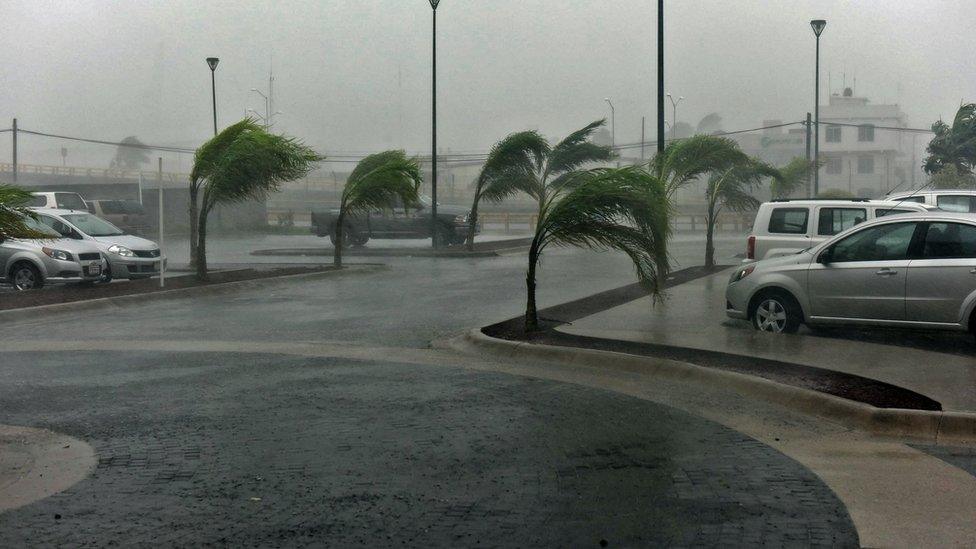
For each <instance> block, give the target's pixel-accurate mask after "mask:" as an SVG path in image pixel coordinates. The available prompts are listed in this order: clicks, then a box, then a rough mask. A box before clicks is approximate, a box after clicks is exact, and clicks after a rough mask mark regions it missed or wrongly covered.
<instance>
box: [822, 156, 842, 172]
mask: <svg viewBox="0 0 976 549" xmlns="http://www.w3.org/2000/svg"><path fill="white" fill-rule="evenodd" d="M824 164H825V166H826V168H827V174H828V175H839V174H840V173H841V172H842V171H843V163H842V162H841V160H840V157H839V156H828V157H826V158H824Z"/></svg>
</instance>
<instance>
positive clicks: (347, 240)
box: [329, 227, 353, 249]
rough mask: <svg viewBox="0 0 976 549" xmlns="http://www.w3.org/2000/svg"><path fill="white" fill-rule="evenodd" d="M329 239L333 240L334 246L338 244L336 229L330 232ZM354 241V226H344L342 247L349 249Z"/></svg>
mask: <svg viewBox="0 0 976 549" xmlns="http://www.w3.org/2000/svg"><path fill="white" fill-rule="evenodd" d="M329 241H331V242H332V245H333V246H335V245H336V242H337V240H336V233H335V231H332V232H330V233H329ZM352 243H353V232H352V228H351V227H345V228H343V229H342V247H343V248H347V249H348V248H349V246H350V245H351V244H352Z"/></svg>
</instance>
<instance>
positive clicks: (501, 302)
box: [0, 242, 857, 546]
mask: <svg viewBox="0 0 976 549" xmlns="http://www.w3.org/2000/svg"><path fill="white" fill-rule="evenodd" d="M738 247H739V246H738V243H734V245H732V246H729V249H730V250H735V251H738V250H737V248H738ZM700 249H701V244H700V242H698V243H695V242H688V243H684V244H682V243H678V244H676V246H675V247H674V255H675V259H676V261H677V262H679V263H682V264H685V265H686V264H689V263H691V262H693V261H695V260H696V259H697V256H698V255H700ZM732 253H733V252H731V251H729V252H728V253H723V255H722V256H720V257H724V256H731V255H732ZM720 261H721V259H720ZM685 262H687V263H685ZM387 263H388V264H389V265H390V267H391V268H390V269H387V270H382V271H378V272H374V273H368V274H363V275H356V276H345V277H337V278H331V279H330V278H323V279H319V280H308V281H304V282H301V283H289V284H276V285H269V286H267V287H266V288H265V289H262V290H257V291H248V292H240V293H228V294H224V295H214V296H203V297H195V298H193V299H179V300H167V301H159V302H151V303H147V304H145V305H142V306H132V307H126V308H119V309H107V310H99V311H92V312H90V313H87V314H86V313H78V312H74V313H71V314H68V315H58V316H52V317H47V318H43V319H37V320H33V321H27V322H23V323H11V322H6V323H5V326H4V327H3V335H2V336H0V338H2V339H0V341H4V340H6V341H14V340H28V341H29V340H48V339H61V340H83V341H96V342H97V341H101V340H109V341H114V342H118V341H123V342H124V341H132V342H133V348H132V350H131V351H127V352H119V351H85V352H73V353H66V352H45V351H44V350H43V349H38V350H37V352H25V353H10V352H5V353H4V352H0V364H2V365H3V366H0V423H7V424H16V425H28V426H35V427H44V428H49V429H53V430H56V431H60V432H64V433H67V434H70V435H72V436H75V437H78V438H81V439H84V440H86V441H87V442H89V443H90V444H91V445H92V446H93V447H94V448H95V450H96V452H97V455H98V459H99V466H98V468H97V469H96V471H95V472H94V474H93V475H92V476H91V477H90V478H88V479H86V480H84V481H82V482H81V483H79V484H78V485H76V486H74V487H73V488H71V489H69V490H68V491H67V492H64V493H62V494H59V495H57V496H54V497H51V498H47V499H45V500H42V501H40V502H36V503H34V504H31V505H28V506H26V507H23V508H21V509H18V510H14V511H11V512H7V513H4V514H2V515H0V545H3V546H16V545H25V544H28V545H63V544H68V545H108V544H121V545H147V544H151V543H157V544H162V545H167V546H169V545H199V544H204V543H212V544H218V545H219V544H227V545H232V546H240V545H254V546H268V545H272V546H274V545H306V544H318V545H322V544H331V545H349V544H361V545H369V546H391V545H397V546H424V545H439V546H451V545H455V546H456V545H481V546H493V545H498V546H525V545H557V546H567V545H579V546H598V544H599V542H600V540H607V542H608V543H610V545H611V546H633V545H656V544H666V543H667V544H686V545H715V544H717V543H718V542H720V541H721V542H727V543H731V544H734V545H745V544H748V545H756V544H767V545H773V546H780V545H789V544H796V545H804V546H806V545H825V546H826V545H831V546H856V544H857V536H856V533H855V531H854V529H853V526H852V524H851V522H850V519H849V517H848V515H847V512H846V510H845V509H844V507H843V505H842V504H841V503H840V502H839V501H838V500H837V498H836V497H835V496H834V495H833V493H832V492H831V491H830V490H829V489H828V488H827V487H826V486H825V485H824V484H823V483H822V482H821V481H820V480H819V478H817V477H816V476H815V475H813V474H812V473H811V472H810V471H808V470H806V469H805V468H803V467H802V466H800V465H799V464H797V463H796V462H794V461H793V460H791V459H789V458H787V457H785V456H783V455H782V454H780V453H779V452H777V451H775V450H773V449H771V448H769V447H767V446H765V445H763V444H760V443H758V442H756V441H755V440H752V439H750V438H748V437H745V436H743V435H741V434H738V433H736V432H734V431H732V430H730V429H727V428H725V427H722V426H720V425H718V424H715V423H712V422H709V421H706V420H702V419H699V418H696V417H693V416H689V415H687V414H684V413H681V412H678V411H676V410H673V409H670V408H667V407H664V406H661V405H657V404H653V403H650V402H647V401H643V400H638V399H634V398H630V397H624V396H621V395H617V394H613V393H607V392H604V391H600V390H595V389H591V388H584V387H579V386H575V385H566V384H560V383H555V382H548V381H539V380H530V379H526V378H520V377H514V376H506V375H502V374H489V373H475V372H472V371H470V370H465V369H462V368H456V367H452V366H445V365H443V364H440V365H417V364H404V363H401V362H398V361H397V357H396V356H395V353H390V354H389V355H388V356H381V357H377V358H376V359H374V360H351V359H346V358H338V357H334V358H295V357H286V356H282V355H270V354H242V353H234V354H213V353H189V352H186V353H180V352H168V353H157V352H152V353H151V352H147V351H143V350H140V349H139V344H138V341H140V340H160V341H176V342H179V341H248V342H282V341H315V342H334V343H348V344H351V345H355V346H358V347H365V348H369V347H372V346H376V347H380V346H382V347H385V348H391V347H411V348H424V347H427V346H428V345H429V344H430V341H431V340H433V339H436V338H440V337H444V336H447V335H451V334H454V333H458V332H461V331H463V330H466V329H469V328H471V327H476V326H481V325H484V324H487V323H490V322H493V321H496V320H499V319H504V318H508V317H511V316H515V315H517V314H520V313H521V310H522V306H523V303H524V295H523V288H524V280H523V277H524V274H523V273H524V269H525V267H524V257H523V256H521V255H514V256H504V257H499V258H488V259H449V260H446V259H412V258H403V259H391V260H389V261H387ZM632 281H633V273H632V270H631V267H630V266H629V265H628V263H627V261H626V259H625V258H623V257H620V256H619V255H617V254H597V253H591V252H580V251H575V250H553V251H552V252H551V253H548V254H547V255H546V256H545V257H544V259H543V264H542V268H541V273H540V281H539V300H540V306H546V305H551V304H555V303H559V302H563V301H566V300H570V299H575V298H579V297H583V296H586V295H590V294H592V293H595V292H597V291H600V290H605V289H608V288H613V287H616V286H620V285H623V284H627V283H630V282H632ZM457 360H463V359H462V358H458V359H457ZM56 515H59V516H60V518H59V519H56V518H55V516H56Z"/></svg>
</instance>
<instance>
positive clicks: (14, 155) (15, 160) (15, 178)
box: [13, 118, 17, 183]
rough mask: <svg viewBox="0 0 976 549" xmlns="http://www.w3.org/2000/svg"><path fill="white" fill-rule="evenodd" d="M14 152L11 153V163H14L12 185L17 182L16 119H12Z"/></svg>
mask: <svg viewBox="0 0 976 549" xmlns="http://www.w3.org/2000/svg"><path fill="white" fill-rule="evenodd" d="M13 134H14V139H13V143H14V151H13V161H14V183H16V182H17V119H16V118H14V132H13Z"/></svg>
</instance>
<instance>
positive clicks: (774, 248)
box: [746, 198, 935, 262]
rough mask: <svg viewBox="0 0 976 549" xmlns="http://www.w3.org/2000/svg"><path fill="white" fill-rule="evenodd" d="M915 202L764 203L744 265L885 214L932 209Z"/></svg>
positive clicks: (788, 252) (816, 241)
mask: <svg viewBox="0 0 976 549" xmlns="http://www.w3.org/2000/svg"><path fill="white" fill-rule="evenodd" d="M934 209H935V206H926V205H924V204H919V203H915V202H901V203H900V202H896V201H891V200H888V201H880V200H868V199H866V198H860V199H851V200H835V199H797V200H794V199H784V200H773V201H771V202H765V203H763V204H761V205H760V206H759V211H758V212H756V220H755V221H754V222H753V225H752V231H751V232H750V234H749V237H748V238H747V240H746V262H748V261H752V260H756V259H769V258H771V257H779V256H783V255H792V254H795V253H797V252H799V251H800V250H805V249H806V248H809V247H811V246H815V245H817V244H819V243H821V242H823V241H825V240H827V239H828V238H830V237H832V236H834V235H835V234H838V233H840V232H842V231H845V230H847V229H849V228H851V227H853V226H854V225H857V224H859V223H863V222H865V221H868V220H870V219H874V218H877V217H883V216H886V215H894V214H903V213H910V212H924V211H928V210H934Z"/></svg>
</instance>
